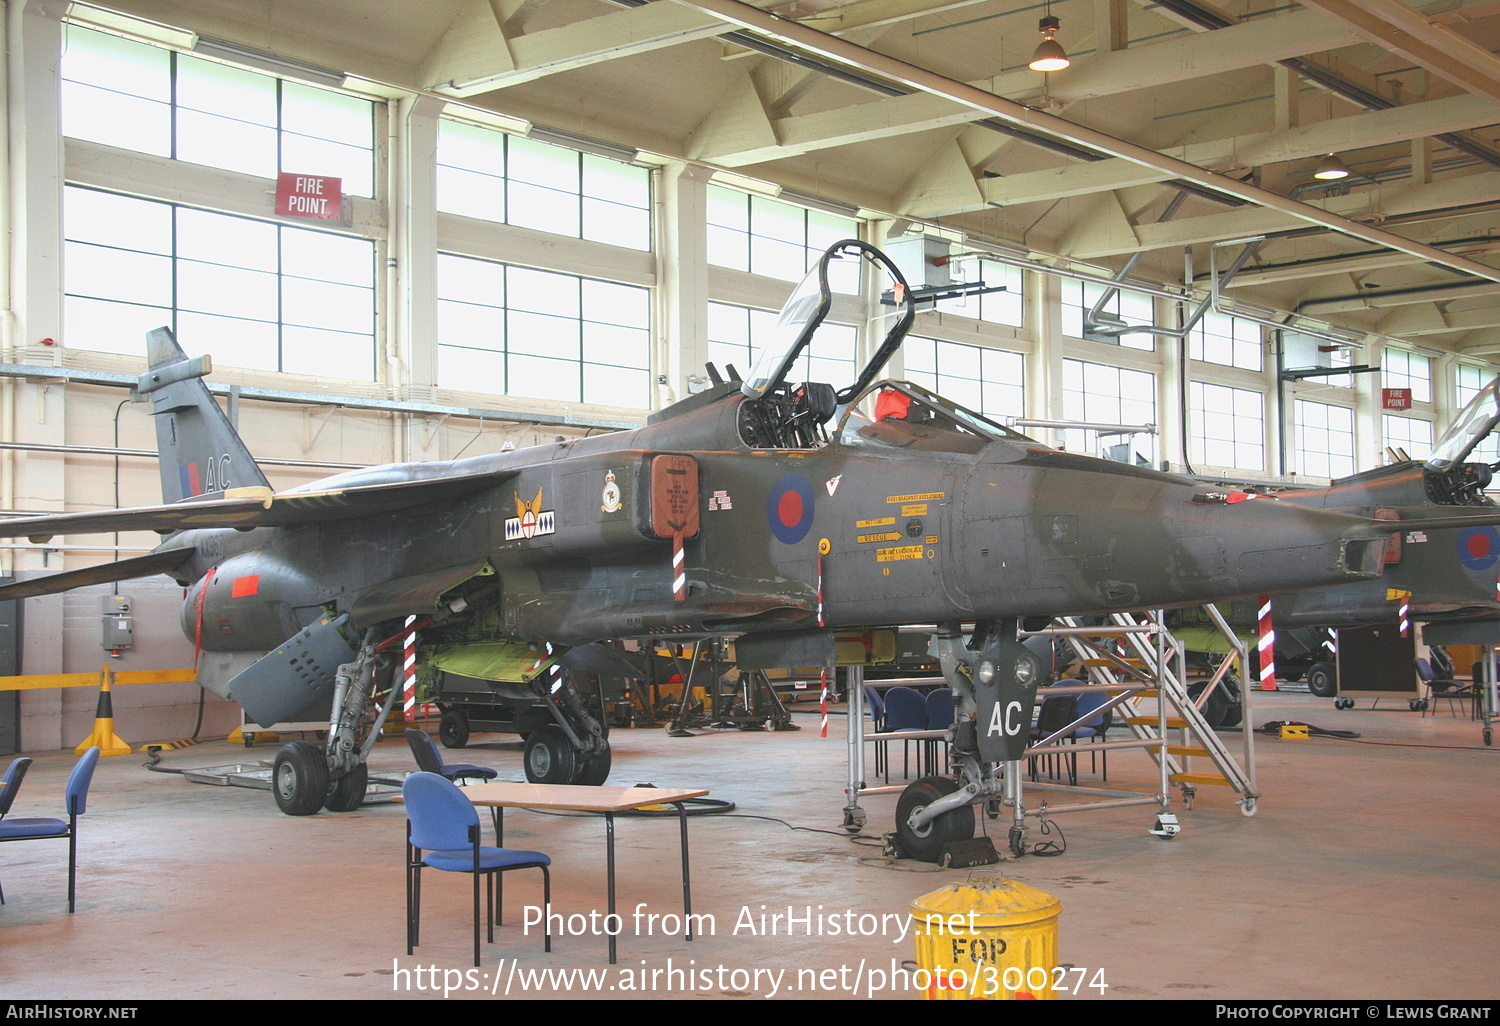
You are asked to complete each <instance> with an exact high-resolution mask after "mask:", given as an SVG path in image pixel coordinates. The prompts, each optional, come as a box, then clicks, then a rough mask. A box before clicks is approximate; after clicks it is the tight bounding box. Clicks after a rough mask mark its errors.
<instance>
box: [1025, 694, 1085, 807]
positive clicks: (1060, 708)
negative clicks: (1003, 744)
mask: <svg viewBox="0 0 1500 1026" xmlns="http://www.w3.org/2000/svg"><path fill="white" fill-rule="evenodd" d="M1058 683H1062V681H1059V682H1058ZM1042 690H1043V692H1045V691H1046V688H1043V689H1042ZM1077 709H1078V696H1077V695H1048V696H1045V697H1043V698H1042V700H1041V701H1040V702H1038V703H1037V712H1036V724H1035V725H1034V726H1032V728H1031V743H1032V745H1035V744H1036V743H1037V742H1038V741H1042V740H1044V739H1045V738H1049V737H1051V736H1052V735H1053V734H1055V733H1057V732H1058V731H1059V730H1062V729H1063V728H1064V727H1066V726H1067V725H1068V724H1070V723H1072V722H1073V721H1074V720H1076V719H1077V718H1078V713H1077ZM1043 754H1044V755H1045V756H1046V757H1047V760H1048V766H1049V768H1048V770H1047V773H1048V775H1049V776H1051V775H1053V772H1054V770H1053V768H1052V766H1053V763H1052V760H1053V759H1054V758H1055V757H1057V756H1064V757H1065V758H1064V760H1063V761H1064V764H1065V765H1066V766H1067V767H1068V783H1069V784H1073V785H1076V784H1077V783H1078V757H1077V756H1076V755H1074V756H1072V757H1071V758H1066V755H1067V753H1065V752H1063V751H1062V750H1061V749H1059V748H1058V747H1057V742H1056V741H1054V742H1053V743H1052V744H1051V745H1049V746H1047V748H1046V749H1044V750H1043ZM1027 762H1028V763H1029V765H1030V769H1031V779H1032V780H1033V781H1034V780H1036V779H1037V757H1036V756H1035V755H1032V756H1029V757H1028V758H1027Z"/></svg>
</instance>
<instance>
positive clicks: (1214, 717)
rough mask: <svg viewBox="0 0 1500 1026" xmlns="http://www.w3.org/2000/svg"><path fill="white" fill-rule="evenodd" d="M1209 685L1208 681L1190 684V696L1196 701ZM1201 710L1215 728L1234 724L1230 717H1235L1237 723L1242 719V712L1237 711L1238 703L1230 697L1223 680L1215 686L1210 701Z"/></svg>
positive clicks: (1209, 723) (1209, 697)
mask: <svg viewBox="0 0 1500 1026" xmlns="http://www.w3.org/2000/svg"><path fill="white" fill-rule="evenodd" d="M1207 686H1208V685H1207V684H1206V683H1198V684H1191V685H1189V686H1188V695H1189V697H1191V698H1192V699H1193V701H1195V702H1196V701H1197V700H1198V696H1199V695H1201V694H1203V689H1204V688H1206V687H1207ZM1201 711H1202V713H1203V718H1204V719H1205V720H1207V721H1208V725H1209V726H1210V727H1212V728H1213V729H1214V730H1219V729H1221V728H1223V727H1228V726H1233V724H1231V723H1230V722H1229V721H1230V719H1233V720H1234V722H1235V723H1238V722H1239V719H1240V714H1239V713H1238V711H1237V706H1236V703H1235V702H1234V700H1233V699H1231V698H1230V697H1229V693H1228V692H1227V691H1225V689H1224V684H1223V682H1222V681H1221V682H1220V683H1219V686H1218V687H1216V688H1214V690H1213V693H1212V694H1210V695H1209V696H1208V701H1207V702H1204V703H1203V708H1202V710H1201Z"/></svg>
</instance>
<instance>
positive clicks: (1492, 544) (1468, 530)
mask: <svg viewBox="0 0 1500 1026" xmlns="http://www.w3.org/2000/svg"><path fill="white" fill-rule="evenodd" d="M1458 558H1459V559H1460V560H1461V561H1462V562H1463V565H1464V566H1466V567H1468V568H1469V569H1470V570H1488V569H1490V567H1492V566H1494V565H1495V563H1496V561H1497V559H1500V531H1496V530H1495V529H1494V528H1493V527H1488V526H1486V527H1465V528H1464V529H1463V530H1462V531H1459V532H1458Z"/></svg>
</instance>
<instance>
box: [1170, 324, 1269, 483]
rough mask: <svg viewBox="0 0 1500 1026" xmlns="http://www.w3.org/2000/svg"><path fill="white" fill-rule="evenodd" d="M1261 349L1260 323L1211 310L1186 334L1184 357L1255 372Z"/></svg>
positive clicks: (1258, 364) (1258, 363)
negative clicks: (1186, 354)
mask: <svg viewBox="0 0 1500 1026" xmlns="http://www.w3.org/2000/svg"><path fill="white" fill-rule="evenodd" d="M1262 350H1263V346H1262V345H1261V334H1260V325H1258V324H1256V323H1255V322H1254V321H1247V320H1245V318H1243V317H1232V316H1230V315H1228V314H1221V313H1214V312H1213V311H1211V310H1210V311H1208V312H1206V313H1204V315H1203V317H1202V319H1201V320H1199V321H1198V323H1197V324H1195V325H1193V330H1192V331H1191V332H1189V334H1188V357H1189V358H1190V359H1193V360H1199V361H1202V362H1203V363H1217V364H1219V365H1220V366H1223V367H1238V368H1240V369H1241V370H1251V371H1259V370H1261V364H1262V357H1261V353H1262ZM1231 465H1233V464H1231Z"/></svg>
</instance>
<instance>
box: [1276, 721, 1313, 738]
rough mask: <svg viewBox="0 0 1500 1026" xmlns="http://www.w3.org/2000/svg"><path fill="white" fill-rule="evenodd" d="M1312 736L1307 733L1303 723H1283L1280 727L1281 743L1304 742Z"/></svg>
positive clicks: (1305, 725)
mask: <svg viewBox="0 0 1500 1026" xmlns="http://www.w3.org/2000/svg"><path fill="white" fill-rule="evenodd" d="M1311 736H1312V735H1311V734H1309V733H1308V732H1307V724H1305V723H1283V724H1282V725H1281V734H1280V737H1281V740H1283V741H1306V740H1308V739H1309V738H1310V737H1311Z"/></svg>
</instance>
